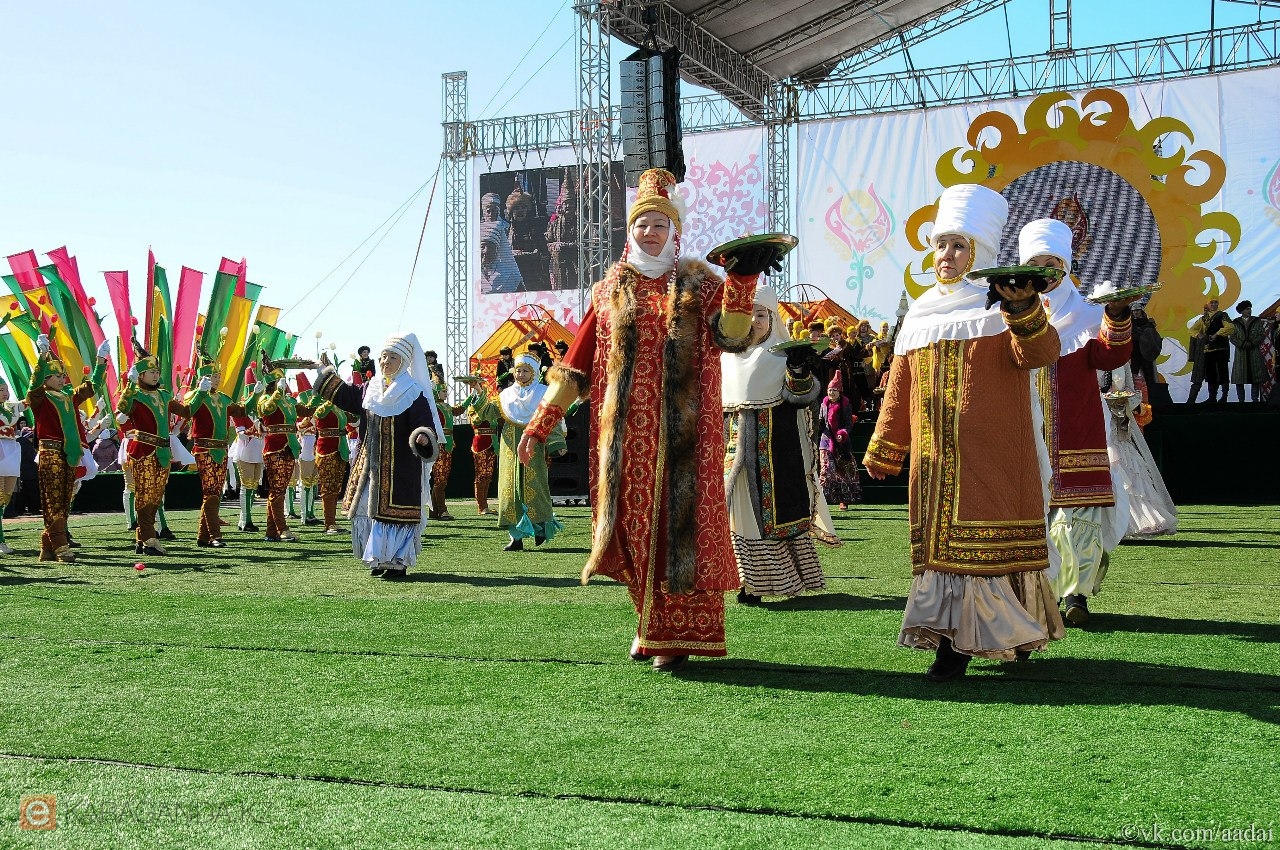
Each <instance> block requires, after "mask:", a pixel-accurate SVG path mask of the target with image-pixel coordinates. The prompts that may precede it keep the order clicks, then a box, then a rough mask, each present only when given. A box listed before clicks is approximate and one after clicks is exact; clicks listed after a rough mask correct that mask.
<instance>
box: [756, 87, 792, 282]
mask: <svg viewBox="0 0 1280 850" xmlns="http://www.w3.org/2000/svg"><path fill="white" fill-rule="evenodd" d="M766 117H767V118H768V120H767V121H766V122H765V125H764V135H765V184H764V192H765V200H766V202H767V205H768V210H769V219H768V222H767V223H766V225H765V227H766V229H767V231H768V232H770V233H790V232H791V128H792V125H793V124H794V123H795V121H796V117H797V116H796V98H795V90H794V89H793V88H792V87H791V86H789V85H787V84H785V83H776V84H774V85H773V87H772V89H771V91H770V93H769V109H768V112H767V113H766ZM770 282H771V283H772V284H773V287H774V288H775V289H777V290H778V291H779V292H782V291H784V290H785V289H786V288H787V286H788V285H790V283H791V261H790V259H789V258H787V257H784V258H783V259H782V271H780V272H778V273H776V274H773V275H771V276H770Z"/></svg>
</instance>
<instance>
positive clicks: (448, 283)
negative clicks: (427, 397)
mask: <svg viewBox="0 0 1280 850" xmlns="http://www.w3.org/2000/svg"><path fill="white" fill-rule="evenodd" d="M442 76H443V78H444V116H445V124H444V163H443V166H444V278H445V284H444V286H445V313H444V337H445V357H444V364H443V365H444V367H445V373H446V374H449V375H466V374H468V373H469V372H470V371H471V367H470V359H471V348H470V346H469V345H468V337H469V333H470V323H469V315H468V314H469V312H470V304H471V301H470V278H469V277H468V274H467V194H468V192H467V165H468V163H469V162H470V160H471V157H472V156H473V155H474V152H473V150H472V148H471V145H470V144H469V143H468V141H467V139H466V128H467V72H466V71H451V72H449V73H446V74H444V75H442Z"/></svg>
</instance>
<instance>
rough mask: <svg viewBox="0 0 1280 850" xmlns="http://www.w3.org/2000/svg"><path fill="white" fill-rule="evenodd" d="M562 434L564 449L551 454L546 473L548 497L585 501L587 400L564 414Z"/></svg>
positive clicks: (588, 436)
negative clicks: (555, 456) (553, 454)
mask: <svg viewBox="0 0 1280 850" xmlns="http://www.w3.org/2000/svg"><path fill="white" fill-rule="evenodd" d="M564 424H565V426H566V427H567V428H568V431H569V433H568V434H567V435H566V437H565V444H566V449H567V451H566V452H565V453H564V455H563V456H561V457H557V458H552V460H551V469H550V470H548V472H549V473H550V475H549V478H550V483H551V497H552V498H553V499H556V500H572V501H574V502H579V501H581V503H583V504H585V503H586V500H587V498H588V496H589V495H590V493H591V465H590V460H589V455H590V453H591V409H590V407H589V406H588V405H587V404H580V405H578V409H577V410H575V411H574V412H573V413H572V414H571V415H569V416H566V417H565V420H564Z"/></svg>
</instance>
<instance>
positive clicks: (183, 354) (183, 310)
mask: <svg viewBox="0 0 1280 850" xmlns="http://www.w3.org/2000/svg"><path fill="white" fill-rule="evenodd" d="M203 286H204V272H198V271H196V270H195V269H189V268H187V267H186V266H183V267H182V276H181V277H179V278H178V301H177V304H175V305H174V308H173V365H174V368H175V369H176V368H179V364H186V363H190V362H191V349H192V348H193V347H194V345H195V338H196V318H197V317H198V315H199V313H200V289H201V287H203ZM177 385H178V384H177V381H176V380H175V381H174V386H175V387H176V386H177Z"/></svg>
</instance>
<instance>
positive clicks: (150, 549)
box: [142, 546, 168, 555]
mask: <svg viewBox="0 0 1280 850" xmlns="http://www.w3.org/2000/svg"><path fill="white" fill-rule="evenodd" d="M142 554H143V555H167V554H168V553H167V552H161V551H160V550H159V549H157V548H156V547H154V546H143V547H142Z"/></svg>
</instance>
